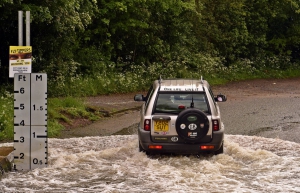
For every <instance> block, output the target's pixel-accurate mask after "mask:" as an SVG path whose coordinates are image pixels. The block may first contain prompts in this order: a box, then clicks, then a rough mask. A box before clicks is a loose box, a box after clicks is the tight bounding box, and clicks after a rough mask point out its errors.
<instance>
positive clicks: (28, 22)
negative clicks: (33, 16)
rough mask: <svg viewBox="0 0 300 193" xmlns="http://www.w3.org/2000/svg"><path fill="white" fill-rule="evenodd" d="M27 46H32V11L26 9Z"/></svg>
mask: <svg viewBox="0 0 300 193" xmlns="http://www.w3.org/2000/svg"><path fill="white" fill-rule="evenodd" d="M26 46H30V11H26Z"/></svg>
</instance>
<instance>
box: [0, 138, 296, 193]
mask: <svg viewBox="0 0 300 193" xmlns="http://www.w3.org/2000/svg"><path fill="white" fill-rule="evenodd" d="M4 145H5V144H4ZM8 145H9V144H8ZM49 146H50V147H51V148H49V151H50V154H49V166H48V167H47V168H43V169H35V170H32V171H28V172H16V173H6V174H5V177H4V178H3V179H2V180H1V183H0V192H107V193H108V192H116V193H117V192H149V193H150V192H151V193H152V192H174V193H175V192H176V193H177V192H195V193H196V192H197V193H198V192H300V187H299V183H300V144H297V143H293V142H288V141H283V140H280V139H268V138H260V137H250V136H242V135H227V136H226V138H225V153H224V154H221V155H218V156H213V155H202V156H199V157H197V156H189V157H185V156H166V155H165V156H164V155H160V156H159V155H156V156H151V157H149V156H147V155H145V154H144V153H141V152H138V148H137V135H115V136H106V137H85V138H71V139H49Z"/></svg>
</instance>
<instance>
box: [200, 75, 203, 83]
mask: <svg viewBox="0 0 300 193" xmlns="http://www.w3.org/2000/svg"><path fill="white" fill-rule="evenodd" d="M200 81H201V83H202V84H203V77H202V75H201V79H200Z"/></svg>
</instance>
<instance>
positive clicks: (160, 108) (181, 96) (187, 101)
mask: <svg viewBox="0 0 300 193" xmlns="http://www.w3.org/2000/svg"><path fill="white" fill-rule="evenodd" d="M192 101H193V102H194V108H197V109H200V110H201V111H203V112H206V113H209V110H208V106H207V101H206V97H205V94H204V93H187V92H185V93H170V92H161V93H159V94H158V98H157V100H156V104H155V112H157V113H179V112H181V111H182V110H184V109H187V108H191V103H192Z"/></svg>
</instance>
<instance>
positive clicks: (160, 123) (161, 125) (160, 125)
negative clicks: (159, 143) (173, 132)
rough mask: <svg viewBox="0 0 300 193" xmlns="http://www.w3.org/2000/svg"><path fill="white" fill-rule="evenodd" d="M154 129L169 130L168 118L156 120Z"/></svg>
mask: <svg viewBox="0 0 300 193" xmlns="http://www.w3.org/2000/svg"><path fill="white" fill-rule="evenodd" d="M154 131H157V132H159V131H169V121H167V120H155V121H154Z"/></svg>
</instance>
